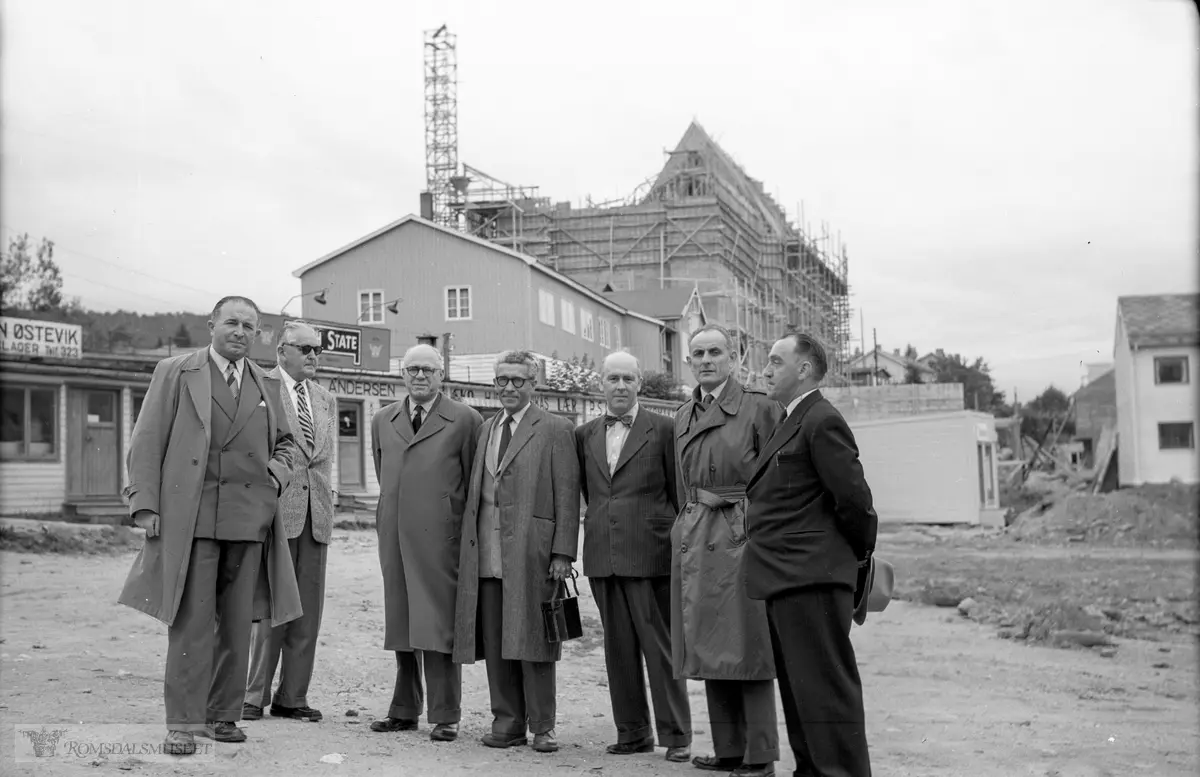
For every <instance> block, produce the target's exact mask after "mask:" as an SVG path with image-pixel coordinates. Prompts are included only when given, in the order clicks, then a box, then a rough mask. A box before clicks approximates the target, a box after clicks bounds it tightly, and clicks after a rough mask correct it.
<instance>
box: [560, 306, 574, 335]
mask: <svg viewBox="0 0 1200 777" xmlns="http://www.w3.org/2000/svg"><path fill="white" fill-rule="evenodd" d="M561 313H562V328H563V331H564V332H570V333H571V334H575V303H574V302H571V301H570V300H566V299H564V300H563V301H562V311H561Z"/></svg>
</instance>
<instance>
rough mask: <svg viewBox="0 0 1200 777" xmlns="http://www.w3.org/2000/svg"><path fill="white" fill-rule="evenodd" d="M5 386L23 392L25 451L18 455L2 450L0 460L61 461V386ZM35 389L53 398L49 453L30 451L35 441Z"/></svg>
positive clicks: (23, 437)
mask: <svg viewBox="0 0 1200 777" xmlns="http://www.w3.org/2000/svg"><path fill="white" fill-rule="evenodd" d="M4 388H5V389H7V390H14V391H20V392H22V397H23V406H22V411H21V412H22V431H21V434H22V438H21V445H22V446H23V447H24V452H23V453H20V454H17V455H7V454H5V453H3V452H2V451H0V461H3V462H33V463H38V462H55V461H61V460H62V457H61V448H62V446H61V445H60V440H59V438H60V436H61V432H62V429H61V426H62V418H61V417H60V407H59V402H60V399H61V397H60V394H61V392H60V390H59V387H58V386H46V385H38V384H33V383H18V384H6V385H5V386H4ZM34 391H44V392H47V393H48V394H50V396H51V399H52V402H51V409H50V418H51V429H50V442H51V449H50V453H48V454H39V455H34V454H32V453H30V452H29V448H30V445H32V443H33V441H32V439H30V438H31V437H32V434H31V432H32V424H33V414H32V413H31V410H32V404H33V400H32V396H31V392H34Z"/></svg>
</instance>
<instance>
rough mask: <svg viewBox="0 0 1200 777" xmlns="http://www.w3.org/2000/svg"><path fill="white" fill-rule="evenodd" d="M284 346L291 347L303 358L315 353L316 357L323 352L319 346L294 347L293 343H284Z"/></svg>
mask: <svg viewBox="0 0 1200 777" xmlns="http://www.w3.org/2000/svg"><path fill="white" fill-rule="evenodd" d="M284 345H290V346H292V347H293V348H295V349H296V350H297V351H299V352H300V353H302V354H304V355H305V356H308V355H309V354H310V353H315V354H316V355H317V356H320V355H321V351H323V350H325V349H324V348H322V347H321V346H319V345H296V344H295V343H284Z"/></svg>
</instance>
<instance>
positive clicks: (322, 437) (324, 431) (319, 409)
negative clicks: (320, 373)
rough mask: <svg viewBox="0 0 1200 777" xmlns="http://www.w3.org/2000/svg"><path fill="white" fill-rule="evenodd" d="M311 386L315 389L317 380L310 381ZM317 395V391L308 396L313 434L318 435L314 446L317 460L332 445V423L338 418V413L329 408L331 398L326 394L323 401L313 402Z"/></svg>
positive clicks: (322, 396)
mask: <svg viewBox="0 0 1200 777" xmlns="http://www.w3.org/2000/svg"><path fill="white" fill-rule="evenodd" d="M309 383H310V384H312V385H313V386H314V387H315V386H316V385H317V382H316V381H315V380H310V381H309ZM316 394H317V392H316V391H310V392H309V394H308V406H309V410H310V411H311V412H312V416H313V426H314V427H315V428H314V429H313V434H315V435H316V442H315V444H314V445H313V457H314V458H315V457H316V456H317V455H318V454H319V453H320V452H321V451H323V450H324V449H325V447H326V446H327V445H329V444H331V443H332V441H333V434H332V424H331V423H330V422H331V421H332V420H333V419H334V418H336V417H337V412H336V411H331V410H330V408H329V403H330V398H329V397H327V396H325V395H324V394H322V395H320V399H321V401H319V402H315V401H313V397H314V396H315V395H316Z"/></svg>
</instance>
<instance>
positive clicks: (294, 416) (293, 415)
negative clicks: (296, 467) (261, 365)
mask: <svg viewBox="0 0 1200 777" xmlns="http://www.w3.org/2000/svg"><path fill="white" fill-rule="evenodd" d="M280 372H281V371H280V369H279V367H275V369H273V370H271V371H270V372H268V373H267V374H266V377H268V378H271V379H274V380H278V381H279V401H280V404H282V405H283V414H284V415H286V416H287V420H288V426H290V427H291V429H292V432H293V436H294V437H295V438H296V448H297V449H298V450H300V451H303V453H304V458H306V459H308V460H310V461H311V460H312V457H313V456H315V455H316V447H317V446H316V443H317V441H316V437H315V436H314V438H313V451H312V453H311V454H310V453H309V451H308V446H306V445H304V430H303V429H301V428H300V411H299V410H298V409H297V408H296V406H295V405H294V404H293V403H292V395H291V392H289V391H288V390H287V386H285V385H284V384H283V377H282V376H281V375H280ZM309 400H310V401H309V412H310V413H311V412H312V407H311V406H312V401H311V400H312V396H311V395H310V396H309ZM316 433H317V430H316V428H315V422H314V428H313V434H314V435H316Z"/></svg>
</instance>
